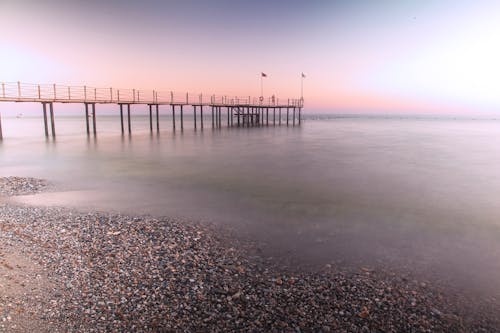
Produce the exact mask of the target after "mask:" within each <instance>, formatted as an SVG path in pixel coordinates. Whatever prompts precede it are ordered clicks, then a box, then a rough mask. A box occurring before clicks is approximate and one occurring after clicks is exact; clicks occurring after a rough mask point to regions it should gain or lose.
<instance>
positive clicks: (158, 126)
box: [156, 104, 160, 133]
mask: <svg viewBox="0 0 500 333" xmlns="http://www.w3.org/2000/svg"><path fill="white" fill-rule="evenodd" d="M156 132H157V133H159V132H160V106H159V105H158V104H156Z"/></svg>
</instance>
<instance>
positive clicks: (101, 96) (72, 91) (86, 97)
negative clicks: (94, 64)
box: [0, 82, 303, 107]
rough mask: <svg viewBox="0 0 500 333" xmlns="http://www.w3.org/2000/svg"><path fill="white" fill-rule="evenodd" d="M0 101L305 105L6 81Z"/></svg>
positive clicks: (272, 99) (270, 99)
mask: <svg viewBox="0 0 500 333" xmlns="http://www.w3.org/2000/svg"><path fill="white" fill-rule="evenodd" d="M0 101H12V102H60V103H102V104H105V103H115V104H116V103H118V104H120V103H123V104H171V105H173V104H177V105H220V106H240V105H255V106H264V107H265V106H271V107H272V106H282V107H287V106H288V107H303V100H302V99H290V98H287V99H284V98H278V97H275V96H271V97H252V96H222V95H210V94H201V93H198V94H197V93H180V92H174V91H156V90H140V89H116V88H97V87H90V86H68V85H56V84H32V83H22V82H2V83H1V86H0Z"/></svg>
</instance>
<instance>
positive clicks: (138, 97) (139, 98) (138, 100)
mask: <svg viewBox="0 0 500 333" xmlns="http://www.w3.org/2000/svg"><path fill="white" fill-rule="evenodd" d="M140 92H141V91H140V90H137V102H140V101H141V96H140V95H139V93H140Z"/></svg>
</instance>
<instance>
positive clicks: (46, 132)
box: [42, 102, 49, 138]
mask: <svg viewBox="0 0 500 333" xmlns="http://www.w3.org/2000/svg"><path fill="white" fill-rule="evenodd" d="M42 107H43V125H44V127H45V137H46V138H48V137H49V125H48V123H47V103H45V102H43V103H42Z"/></svg>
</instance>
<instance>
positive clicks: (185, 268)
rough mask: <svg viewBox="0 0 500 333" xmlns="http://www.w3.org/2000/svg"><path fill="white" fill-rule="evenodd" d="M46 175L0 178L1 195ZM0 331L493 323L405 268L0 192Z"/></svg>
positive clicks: (36, 186) (356, 328)
mask: <svg viewBox="0 0 500 333" xmlns="http://www.w3.org/2000/svg"><path fill="white" fill-rule="evenodd" d="M46 186H47V183H46V182H44V181H41V180H36V179H26V178H7V179H6V178H3V179H0V196H11V195H18V194H27V193H34V192H39V191H41V190H43V189H44V188H45V187H46ZM0 244H1V245H0V275H1V277H0V332H1V331H6V332H10V331H13V332H18V331H19V332H22V331H28V330H29V331H37V332H38V331H47V332H49V331H50V332H55V331H60V332H66V331H69V332H105V331H106V332H113V331H117V332H136V331H137V332H148V331H153V332H240V331H241V332H472V331H476V332H494V331H498V330H500V326H499V323H498V321H497V319H496V318H495V317H496V316H495V312H494V310H493V309H490V310H491V311H482V310H480V309H476V310H477V311H475V310H474V308H473V307H471V306H468V305H467V304H466V301H461V300H460V299H459V298H457V297H456V296H455V295H449V294H447V293H446V292H444V291H442V290H440V289H439V288H438V287H437V286H433V285H432V283H429V282H428V281H427V282H422V281H416V280H414V279H413V278H412V277H411V276H410V275H407V276H402V275H401V274H391V273H390V272H379V271H374V270H372V269H369V268H360V269H359V271H357V272H352V271H350V272H342V269H341V267H335V265H333V266H332V265H327V266H325V267H322V268H318V269H317V270H315V271H307V272H300V271H299V272H297V271H291V270H287V269H285V268H283V266H281V265H280V264H279V263H278V262H276V261H275V260H269V259H268V258H264V257H262V256H261V255H259V252H258V251H257V250H256V249H257V245H256V244H253V243H252V242H249V241H243V240H237V239H235V238H234V237H232V236H231V232H230V231H228V230H223V229H221V228H220V227H215V226H211V225H207V224H196V223H192V222H188V221H179V220H173V219H169V218H160V219H158V218H153V217H148V216H124V215H118V214H106V213H98V212H87V213H84V212H77V211H73V210H69V209H66V208H39V207H28V206H21V205H13V204H8V203H0Z"/></svg>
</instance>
